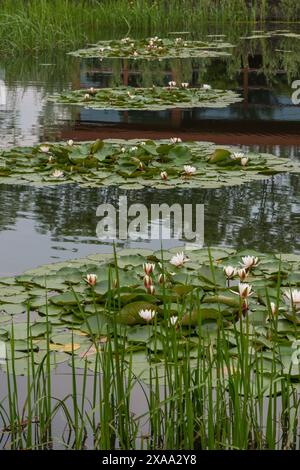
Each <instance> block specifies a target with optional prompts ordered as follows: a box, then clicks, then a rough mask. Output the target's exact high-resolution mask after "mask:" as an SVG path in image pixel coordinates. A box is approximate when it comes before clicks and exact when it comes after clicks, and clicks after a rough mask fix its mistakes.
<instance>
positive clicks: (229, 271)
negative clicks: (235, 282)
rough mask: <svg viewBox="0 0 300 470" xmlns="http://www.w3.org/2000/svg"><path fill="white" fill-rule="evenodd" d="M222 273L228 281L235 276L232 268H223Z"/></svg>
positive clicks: (234, 270)
mask: <svg viewBox="0 0 300 470" xmlns="http://www.w3.org/2000/svg"><path fill="white" fill-rule="evenodd" d="M224 272H225V274H226V277H227V278H228V279H231V278H232V277H234V276H235V275H236V269H235V268H234V267H233V266H225V268H224Z"/></svg>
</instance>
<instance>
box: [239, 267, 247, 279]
mask: <svg viewBox="0 0 300 470" xmlns="http://www.w3.org/2000/svg"><path fill="white" fill-rule="evenodd" d="M238 275H239V278H240V280H241V281H244V280H245V279H246V277H247V276H248V272H247V271H246V269H245V268H242V269H239V270H238Z"/></svg>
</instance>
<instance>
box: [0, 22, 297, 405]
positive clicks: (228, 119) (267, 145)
mask: <svg viewBox="0 0 300 470" xmlns="http://www.w3.org/2000/svg"><path fill="white" fill-rule="evenodd" d="M276 27H277V28H279V26H278V25H277V26H276ZM272 29H275V28H274V27H272ZM284 29H286V25H285V26H284ZM289 29H290V30H295V27H294V26H291V27H290V26H289ZM295 31H296V30H295ZM218 32H219V33H224V34H227V31H218ZM99 39H100V38H99ZM226 39H227V40H228V41H229V42H232V43H233V44H237V47H236V48H235V49H233V51H232V56H229V57H225V58H219V59H193V60H188V59H180V60H162V61H154V62H147V61H126V60H103V61H100V60H96V59H95V60H83V59H76V58H74V57H70V56H66V54H65V53H54V52H53V54H51V55H39V56H35V57H22V58H16V60H14V61H10V62H9V61H5V60H2V59H0V85H1V87H2V88H1V89H2V90H5V93H4V94H5V100H4V101H5V102H2V103H1V104H0V143H1V144H0V145H1V147H2V148H3V147H10V146H15V145H22V146H23V145H32V144H36V143H37V142H45V141H64V140H67V139H74V140H76V141H83V140H94V139H97V138H100V139H105V138H124V139H128V138H141V139H146V138H151V139H159V138H170V137H173V136H176V137H181V138H182V139H183V140H204V141H211V142H216V143H218V144H220V145H224V144H227V145H229V144H230V145H240V146H242V147H243V149H253V150H255V151H261V152H269V153H274V154H275V155H277V156H281V157H284V158H287V159H295V160H299V159H300V125H299V122H300V106H299V105H294V104H293V103H292V99H291V97H292V93H293V88H292V83H293V81H294V80H297V79H300V61H299V57H300V56H299V49H300V39H293V38H286V37H281V38H274V39H267V38H261V39H253V40H249V39H244V40H239V39H238V38H236V37H230V33H228V34H227V38H226ZM170 80H176V81H178V82H182V81H184V82H189V83H191V84H193V85H194V86H197V85H201V84H203V83H209V84H211V85H212V86H213V87H219V88H225V89H226V88H230V89H232V90H235V91H238V92H239V93H241V94H242V95H243V97H244V101H243V102H241V103H235V104H234V105H231V106H230V107H228V108H225V109H209V110H205V109H195V110H185V111H181V110H176V109H175V110H170V111H161V112H150V111H143V112H139V111H130V112H126V111H123V112H119V111H101V110H92V109H82V108H80V107H78V108H76V107H73V106H70V107H68V106H66V107H63V106H58V105H55V104H53V103H49V102H47V97H48V96H49V95H50V94H52V93H54V92H59V91H62V90H65V89H72V88H74V89H78V88H81V87H82V88H86V87H91V86H93V87H105V86H118V85H121V84H125V85H127V84H129V85H133V86H152V84H153V83H155V84H157V85H164V84H167V83H168V81H170ZM1 96H2V97H3V91H2V95H1ZM0 194H1V212H0V260H1V263H0V276H10V275H14V274H16V273H21V272H23V271H24V270H26V269H30V268H32V267H35V266H39V265H41V264H45V263H49V262H54V261H60V260H67V259H70V258H77V257H83V256H86V255H87V254H90V253H97V252H98V253H105V252H110V251H111V250H112V244H111V243H109V242H107V243H104V242H103V241H100V240H98V238H97V236H96V226H97V222H98V218H97V216H96V209H97V207H98V205H99V204H101V203H103V202H106V203H113V204H115V205H116V204H117V201H118V198H119V196H120V195H124V194H125V192H124V191H122V190H119V189H118V188H116V187H110V188H104V189H103V188H99V189H94V188H93V189H89V188H85V189H84V190H83V189H81V188H79V187H76V186H71V185H68V186H67V185H66V186H59V187H52V188H51V187H48V188H46V187H44V188H42V189H41V188H34V187H26V186H10V185H7V186H6V185H2V186H1V187H0ZM126 194H127V196H128V203H129V204H130V203H131V202H132V203H136V202H140V203H143V204H145V205H146V206H147V207H150V205H151V204H152V203H163V202H165V203H168V204H170V205H171V204H173V203H175V202H177V203H178V202H179V203H182V204H186V203H188V202H189V203H193V204H204V212H205V219H204V224H205V228H204V235H205V245H207V246H217V245H219V246H229V247H233V248H236V249H241V248H246V247H249V249H256V250H257V251H262V252H264V251H280V252H286V253H287V252H295V253H300V236H299V234H300V203H299V201H300V185H299V177H298V176H297V175H278V176H276V177H272V178H269V179H266V180H265V181H253V182H252V183H247V184H245V185H243V186H236V187H232V188H230V187H224V188H221V189H197V190H195V189H193V190H183V189H171V190H168V191H162V190H153V189H143V190H140V191H130V192H127V193H126ZM181 243H183V242H181ZM178 244H179V242H178V241H175V240H173V241H170V240H166V241H165V242H164V245H165V246H166V247H167V248H168V247H170V246H172V245H178ZM123 246H126V247H141V248H144V247H150V248H154V249H159V248H160V241H159V240H152V241H151V240H148V241H147V240H141V241H135V242H133V241H127V242H124V243H123ZM63 372H64V370H62V371H61V373H63ZM55 380H56V385H55V388H57V389H58V390H60V391H61V392H64V390H69V389H70V383H69V381H68V380H69V379H68V378H67V377H66V378H65V380H61V376H60V375H59V374H58V375H57V376H56V379H55ZM22 381H23V382H24V383H23V385H22ZM25 382H26V379H25V378H20V386H21V389H22V386H23V387H24V390H25V385H24V384H25ZM136 404H137V406H138V407H140V408H141V409H143V406H144V404H143V405H141V400H140V397H139V400H137V402H136Z"/></svg>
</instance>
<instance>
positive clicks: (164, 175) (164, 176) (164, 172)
mask: <svg viewBox="0 0 300 470" xmlns="http://www.w3.org/2000/svg"><path fill="white" fill-rule="evenodd" d="M160 177H161V179H162V180H165V181H166V180H167V179H168V173H167V172H166V171H162V172H161V174H160Z"/></svg>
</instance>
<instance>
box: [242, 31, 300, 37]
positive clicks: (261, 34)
mask: <svg viewBox="0 0 300 470" xmlns="http://www.w3.org/2000/svg"><path fill="white" fill-rule="evenodd" d="M276 37H285V38H292V39H300V34H299V33H295V32H292V31H290V30H289V29H277V30H274V31H263V30H260V31H259V30H257V31H253V32H252V34H250V35H249V36H243V37H241V39H272V38H276Z"/></svg>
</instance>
